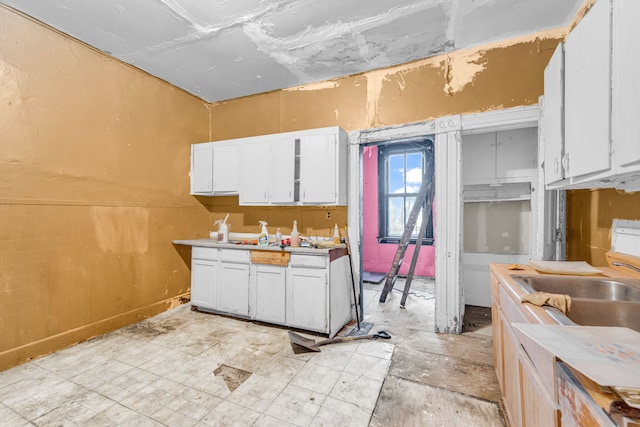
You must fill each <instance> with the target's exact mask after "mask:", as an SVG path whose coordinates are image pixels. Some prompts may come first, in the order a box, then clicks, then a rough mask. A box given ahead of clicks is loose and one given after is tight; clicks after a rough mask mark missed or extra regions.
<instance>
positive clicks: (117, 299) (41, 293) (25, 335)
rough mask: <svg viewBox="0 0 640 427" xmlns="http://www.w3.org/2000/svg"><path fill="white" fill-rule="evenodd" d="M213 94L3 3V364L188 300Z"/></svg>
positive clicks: (201, 227)
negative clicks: (197, 159)
mask: <svg viewBox="0 0 640 427" xmlns="http://www.w3.org/2000/svg"><path fill="white" fill-rule="evenodd" d="M208 117H209V111H208V106H207V105H206V104H205V103H203V102H202V101H200V100H199V99H197V98H195V97H194V96H192V95H189V94H187V93H185V92H183V91H181V90H179V89H176V88H175V87H173V86H170V85H169V84H167V83H165V82H163V81H160V80H159V79H157V78H155V77H152V76H149V75H147V74H144V73H142V72H140V71H139V70H137V69H134V68H132V67H130V66H128V65H124V64H122V63H120V62H118V61H116V60H114V59H112V58H109V57H106V56H105V55H104V54H102V53H99V52H96V51H95V50H93V49H90V48H88V47H87V46H85V45H82V44H80V43H78V42H77V41H74V40H72V39H70V38H69V37H67V36H64V35H61V34H59V33H57V32H55V31H52V30H51V29H48V28H46V27H44V26H42V25H41V24H39V23H36V22H34V21H32V20H30V19H27V18H25V17H23V16H21V15H19V14H17V13H15V12H12V11H10V10H9V9H7V8H5V7H0V135H1V137H0V218H2V220H1V221H0V370H3V369H6V368H8V367H10V366H13V365H15V364H17V363H20V362H23V361H25V360H27V359H29V358H33V357H36V356H39V355H42V354H46V353H49V352H51V351H54V350H57V349H59V348H62V347H65V346H67V345H70V344H73V343H75V342H78V341H82V340H85V339H88V338H90V337H92V336H95V335H98V334H101V333H104V332H107V331H110V330H113V329H116V328H118V327H121V326H123V325H126V324H129V323H132V322H135V321H137V320H140V319H142V318H144V317H147V316H150V315H153V314H156V313H158V312H161V311H164V310H166V309H167V308H169V307H171V306H174V305H176V304H179V303H180V301H181V298H185V297H188V293H189V282H190V272H189V262H190V256H189V255H190V251H188V250H187V249H186V248H182V247H175V246H174V245H172V244H171V241H172V240H173V239H180V238H195V237H205V236H206V233H207V231H208V223H209V211H208V210H207V209H206V207H204V206H203V205H202V204H201V203H199V202H198V201H197V200H195V199H194V198H193V197H191V196H189V154H190V144H191V143H193V142H196V141H202V140H206V139H207V138H208V132H209V126H208Z"/></svg>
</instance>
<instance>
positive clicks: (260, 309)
mask: <svg viewBox="0 0 640 427" xmlns="http://www.w3.org/2000/svg"><path fill="white" fill-rule="evenodd" d="M253 269H254V270H253V274H252V278H251V280H252V284H251V289H252V299H253V304H252V315H251V317H252V318H254V319H256V320H260V321H263V322H271V323H278V324H280V325H284V324H285V323H286V304H285V302H286V294H285V292H286V272H287V268H286V267H278V266H275V265H260V264H256V265H254V266H253Z"/></svg>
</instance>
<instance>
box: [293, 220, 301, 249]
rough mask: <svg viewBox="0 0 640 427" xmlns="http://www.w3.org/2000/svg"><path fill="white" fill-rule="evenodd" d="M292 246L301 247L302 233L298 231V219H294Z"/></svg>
mask: <svg viewBox="0 0 640 427" xmlns="http://www.w3.org/2000/svg"><path fill="white" fill-rule="evenodd" d="M291 247H292V248H298V247H300V234H299V233H298V221H296V220H295V219H294V220H293V230H291Z"/></svg>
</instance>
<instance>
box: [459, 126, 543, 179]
mask: <svg viewBox="0 0 640 427" xmlns="http://www.w3.org/2000/svg"><path fill="white" fill-rule="evenodd" d="M537 142H538V134H537V129H536V128H533V127H532V128H523V129H514V130H504V131H498V132H487V133H478V134H470V135H464V136H463V137H462V158H463V159H464V160H463V161H464V168H463V171H462V178H463V182H464V184H465V185H481V184H504V183H519V182H529V181H531V179H532V178H533V177H535V175H536V151H537V148H538V144H537Z"/></svg>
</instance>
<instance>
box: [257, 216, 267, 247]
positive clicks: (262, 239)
mask: <svg viewBox="0 0 640 427" xmlns="http://www.w3.org/2000/svg"><path fill="white" fill-rule="evenodd" d="M260 225H262V231H260V235H259V236H258V246H267V245H268V244H269V232H268V231H267V222H266V221H260Z"/></svg>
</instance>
